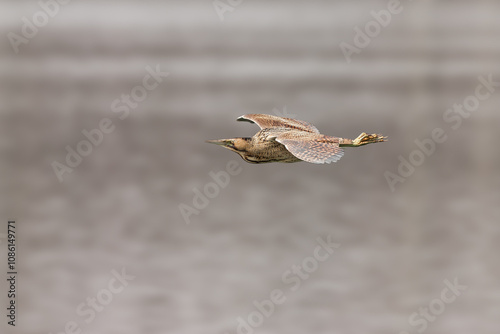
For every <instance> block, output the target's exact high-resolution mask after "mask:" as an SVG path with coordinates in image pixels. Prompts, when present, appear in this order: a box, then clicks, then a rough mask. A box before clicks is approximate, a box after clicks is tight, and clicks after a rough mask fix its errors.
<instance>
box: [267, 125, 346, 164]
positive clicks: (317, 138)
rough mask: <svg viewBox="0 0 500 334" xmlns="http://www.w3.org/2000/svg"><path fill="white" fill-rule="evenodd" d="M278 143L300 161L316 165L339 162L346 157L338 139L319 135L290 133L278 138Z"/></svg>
mask: <svg viewBox="0 0 500 334" xmlns="http://www.w3.org/2000/svg"><path fill="white" fill-rule="evenodd" d="M276 141H277V142H279V143H281V144H283V145H285V147H286V149H287V150H288V151H289V152H290V153H292V154H293V155H294V156H296V157H297V158H299V159H300V160H303V161H307V162H310V163H314V164H325V163H327V164H329V163H332V162H337V161H338V160H339V159H340V158H342V157H343V156H344V150H343V149H341V148H340V147H339V143H338V138H335V137H329V136H325V135H317V134H312V133H310V134H307V135H306V134H305V133H303V134H301V135H299V136H297V134H295V133H293V132H288V133H284V134H281V135H279V136H277V137H276Z"/></svg>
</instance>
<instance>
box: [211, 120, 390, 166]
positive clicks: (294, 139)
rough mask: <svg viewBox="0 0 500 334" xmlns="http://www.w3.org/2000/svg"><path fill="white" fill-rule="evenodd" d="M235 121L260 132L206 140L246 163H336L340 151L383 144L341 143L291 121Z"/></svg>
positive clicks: (367, 138)
mask: <svg viewBox="0 0 500 334" xmlns="http://www.w3.org/2000/svg"><path fill="white" fill-rule="evenodd" d="M237 120H238V121H245V122H250V123H255V124H257V125H258V126H259V127H260V128H261V130H260V131H259V132H257V133H256V134H255V135H254V136H253V137H252V138H232V139H219V140H207V143H212V144H217V145H221V146H223V147H225V148H227V149H229V150H231V151H233V152H236V153H238V154H239V155H240V156H241V157H242V158H243V160H245V161H246V162H250V163H257V164H258V163H266V162H288V163H290V162H298V161H307V162H311V163H314V164H324V163H331V162H336V161H338V160H339V159H340V158H342V156H343V155H344V150H343V149H342V147H359V146H363V145H367V144H372V143H378V142H383V141H386V140H387V137H384V136H382V135H378V134H371V135H368V134H366V133H364V132H363V133H362V134H360V135H359V136H358V138H356V139H354V140H352V139H345V138H338V137H330V136H326V135H322V134H320V133H319V131H318V129H316V127H314V126H313V125H311V124H309V123H307V122H304V121H299V120H296V119H292V118H284V117H277V116H272V115H264V114H248V115H243V116H240V117H238V119H237Z"/></svg>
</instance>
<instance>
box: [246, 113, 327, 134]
mask: <svg viewBox="0 0 500 334" xmlns="http://www.w3.org/2000/svg"><path fill="white" fill-rule="evenodd" d="M237 120H238V121H244V122H250V123H255V124H257V125H258V126H259V127H260V128H261V129H268V128H281V127H284V128H289V129H295V130H301V131H306V132H310V133H318V134H319V131H318V129H316V127H315V126H314V125H312V124H309V123H307V122H305V121H300V120H296V119H292V118H286V117H278V116H273V115H265V114H247V115H243V116H240V117H238V119H237Z"/></svg>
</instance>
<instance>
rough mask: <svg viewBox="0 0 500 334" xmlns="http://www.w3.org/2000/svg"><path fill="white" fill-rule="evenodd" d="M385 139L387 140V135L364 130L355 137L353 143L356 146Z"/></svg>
mask: <svg viewBox="0 0 500 334" xmlns="http://www.w3.org/2000/svg"><path fill="white" fill-rule="evenodd" d="M383 141H387V137H385V136H382V135H379V134H375V133H373V134H371V135H368V134H366V133H364V132H363V133H362V134H360V135H359V136H358V138H356V139H354V140H353V141H352V143H353V144H354V146H363V145H367V144H373V143H380V142H383Z"/></svg>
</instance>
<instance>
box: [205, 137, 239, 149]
mask: <svg viewBox="0 0 500 334" xmlns="http://www.w3.org/2000/svg"><path fill="white" fill-rule="evenodd" d="M233 141H234V139H217V140H207V141H206V142H207V143H210V144H215V145H220V146H224V147H226V148H230V147H232V145H233Z"/></svg>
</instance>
